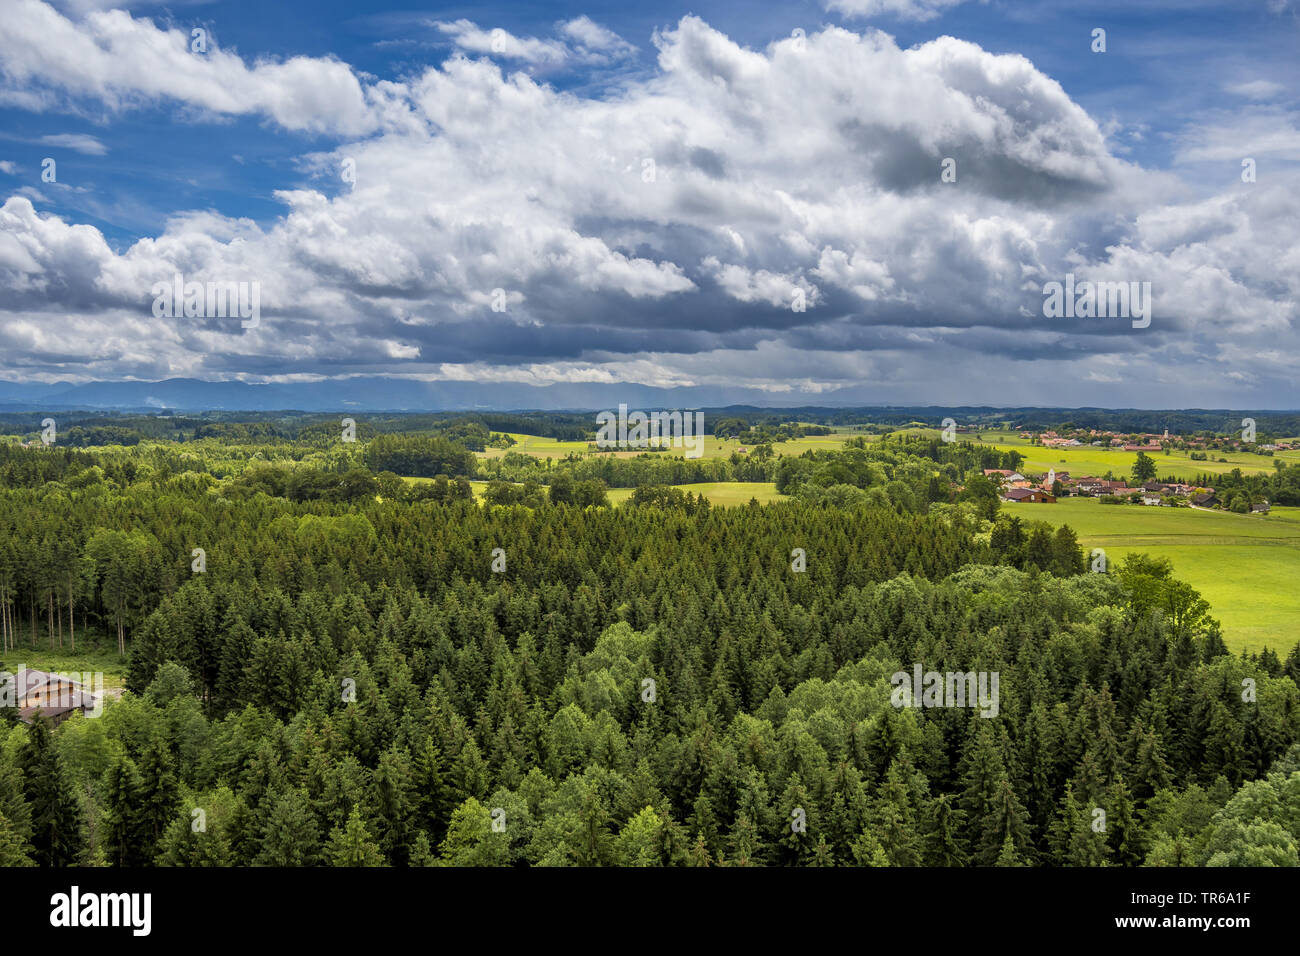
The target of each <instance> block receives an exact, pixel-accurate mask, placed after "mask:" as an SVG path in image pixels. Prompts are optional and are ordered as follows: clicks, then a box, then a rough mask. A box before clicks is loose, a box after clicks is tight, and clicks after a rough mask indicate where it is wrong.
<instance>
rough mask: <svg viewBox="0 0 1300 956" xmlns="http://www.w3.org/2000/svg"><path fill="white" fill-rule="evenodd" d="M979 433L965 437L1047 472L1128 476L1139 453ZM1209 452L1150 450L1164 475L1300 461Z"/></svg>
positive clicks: (1298, 458)
mask: <svg viewBox="0 0 1300 956" xmlns="http://www.w3.org/2000/svg"><path fill="white" fill-rule="evenodd" d="M979 435H980V438H979V439H976V438H975V437H974V433H971V434H963V435H962V436H961V437H962V438H969V439H970V440H971V441H977V440H978V441H980V442H981V443H982V444H986V445H993V446H995V447H997V448H1000V449H1002V450H1003V451H1011V450H1013V449H1014V450H1015V451H1018V452H1020V454H1022V455H1024V456H1025V463H1024V464H1023V465H1022V466H1021V469H1022V470H1028V471H1031V472H1045V471H1047V470H1048V469H1049V468H1055V469H1056V470H1057V471H1068V472H1070V474H1071V475H1075V476H1078V475H1094V476H1096V477H1100V476H1102V475H1104V474H1106V472H1108V471H1112V472H1114V473H1115V477H1117V478H1126V477H1128V476H1129V474H1130V473H1131V472H1132V469H1133V462H1134V461H1136V460H1137V456H1138V453H1137V452H1135V451H1121V450H1112V449H1109V448H1096V447H1093V446H1091V445H1084V446H1080V447H1078V448H1043V447H1042V446H1041V445H1031V444H1030V443H1029V442H1028V441H1026V440H1025V439H1023V438H1021V437H1020V436H1019V435H1018V434H1017V433H1016V432H998V431H981V432H980V433H979ZM1207 454H1208V455H1209V457H1210V458H1211V459H1212V460H1210V461H1192V460H1191V458H1190V457H1189V453H1188V452H1185V451H1170V452H1169V454H1167V455H1166V454H1165V453H1164V452H1147V455H1148V456H1149V457H1150V458H1152V459H1154V460H1155V463H1156V473H1157V474H1158V475H1159V476H1160V477H1162V478H1163V477H1165V476H1167V475H1172V476H1173V477H1175V478H1183V479H1189V478H1194V477H1196V476H1197V475H1203V474H1212V475H1217V474H1225V473H1227V472H1230V471H1232V469H1234V468H1240V469H1241V470H1242V472H1243V473H1244V474H1251V473H1255V472H1271V471H1273V462H1274V460H1275V458H1276V460H1278V461H1284V462H1286V463H1287V464H1297V463H1300V451H1282V452H1278V453H1277V454H1276V456H1275V458H1270V457H1269V456H1268V455H1256V454H1253V453H1251V452H1228V451H1214V450H1210V451H1208V452H1207ZM1219 458H1226V459H1227V461H1218V459H1219Z"/></svg>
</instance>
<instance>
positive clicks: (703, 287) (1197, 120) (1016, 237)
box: [0, 0, 1300, 407]
mask: <svg viewBox="0 0 1300 956" xmlns="http://www.w3.org/2000/svg"><path fill="white" fill-rule="evenodd" d="M7 6H11V7H12V8H13V10H14V14H15V15H14V16H12V17H9V18H7V20H6V22H4V23H3V25H0V200H3V201H4V207H3V213H2V214H0V350H2V351H3V355H4V357H3V358H0V378H5V379H8V380H12V381H22V380H31V381H46V382H48V381H56V380H72V381H76V380H91V379H146V380H148V379H158V378H166V377H173V376H194V377H199V378H208V379H224V378H240V379H244V380H249V381H277V380H278V381H284V380H294V379H307V380H314V379H319V378H321V377H338V378H339V379H340V381H341V382H345V381H346V377H347V376H349V375H363V374H391V375H401V376H408V377H415V378H426V379H439V378H453V379H461V380H466V379H469V380H479V381H513V382H525V383H531V384H547V383H549V382H557V381H588V382H605V383H609V384H611V385H616V384H617V383H618V382H620V381H630V382H631V381H634V382H639V383H644V384H658V385H685V384H715V385H730V386H745V387H754V388H761V389H765V390H768V391H769V392H771V393H773V394H778V395H779V394H789V395H791V397H792V400H795V399H798V400H804V399H806V398H809V397H815V396H817V395H825V394H832V393H834V392H836V390H840V389H852V390H854V392H853V394H854V395H855V396H856V397H860V398H862V399H871V400H877V401H899V402H924V401H933V402H935V403H946V402H953V403H956V402H993V403H999V402H1005V403H1007V404H1013V403H1035V402H1037V403H1041V404H1088V405H1097V404H1114V405H1161V406H1176V405H1193V404H1195V405H1213V404H1228V405H1232V404H1237V405H1251V406H1255V407H1262V406H1269V407H1294V406H1296V405H1300V391H1298V390H1297V384H1296V381H1297V379H1298V378H1300V376H1297V375H1296V374H1295V373H1296V367H1295V366H1296V363H1295V360H1294V355H1295V354H1296V353H1295V346H1296V344H1297V338H1300V336H1297V318H1298V316H1297V285H1296V283H1297V279H1296V272H1297V269H1296V268H1295V266H1297V265H1300V251H1298V250H1300V242H1298V239H1297V227H1296V225H1295V220H1296V218H1297V216H1296V215H1294V213H1296V212H1297V211H1300V210H1298V209H1297V190H1296V186H1297V184H1300V118H1298V115H1297V114H1298V111H1300V96H1298V95H1297V91H1300V82H1298V80H1300V77H1298V76H1297V71H1298V70H1300V66H1298V65H1297V64H1298V63H1300V57H1297V56H1296V52H1297V50H1298V49H1300V44H1298V43H1297V40H1298V39H1300V16H1298V15H1300V11H1298V10H1297V5H1296V4H1295V3H1294V2H1284V0H1261V2H1247V3H1208V2H1194V0H1185V2H1152V3H1140V2H1126V3H1120V2H1100V3H1049V2H1035V0H1024V2H1015V3H1011V2H997V0H995V2H987V3H981V2H961V0H827V2H826V3H821V2H817V3H809V2H804V3H764V2H757V0H747V2H739V3H737V2H729V3H704V4H692V5H690V6H679V5H676V4H640V5H629V4H624V3H619V4H615V3H599V2H598V3H581V4H579V3H555V4H537V3H527V4H525V3H488V4H472V5H469V4H467V5H461V6H440V5H437V4H427V3H425V4H415V3H400V2H399V3H383V4H377V5H374V6H372V7H369V8H368V9H363V8H362V7H361V5H359V4H348V3H339V2H322V3H288V2H286V3H268V2H260V3H244V2H214V3H179V4H176V3H173V4H166V5H162V4H149V3H139V4H127V5H120V4H100V3H95V2H82V0H79V2H71V3H43V2H40V0H13V2H12V3H10V4H7ZM195 28H201V29H203V30H205V31H206V36H207V42H208V44H209V46H208V49H207V50H206V51H204V52H202V53H197V54H196V53H193V52H192V51H190V50H188V49H186V47H185V44H186V43H187V39H186V38H187V36H188V35H189V33H190V31H191V30H193V29H195ZM1096 28H1101V29H1104V30H1105V42H1106V50H1105V52H1104V53H1096V52H1093V51H1092V50H1091V49H1090V47H1091V46H1092V44H1093V42H1094V41H1093V35H1092V32H1093V30H1094V29H1096ZM796 29H799V30H802V31H803V38H801V39H799V40H798V41H797V42H798V44H799V46H798V47H797V51H798V56H796V55H795V53H792V49H793V48H792V43H794V42H795V41H793V40H792V31H794V30H796ZM493 31H501V32H498V33H494V32H493ZM494 39H495V40H496V43H495V45H494V44H493V42H492V41H493V40H494ZM462 58H463V59H462ZM1022 58H1023V59H1022ZM1058 84H1059V85H1058ZM475 109H480V110H481V111H482V115H481V116H480V117H478V118H477V119H476V116H475V113H474V110H475ZM476 130H481V134H480V133H477V132H476ZM805 143H806V144H807V145H806V146H805V145H803V144H805ZM647 153H648V154H650V155H649V156H646V155H644V154H647ZM949 156H951V158H953V159H955V163H956V166H955V169H956V170H957V171H958V175H957V177H956V182H953V183H947V184H944V185H940V183H939V175H938V173H939V162H940V161H941V160H943V159H944V158H946V157H949ZM349 157H351V158H352V159H354V160H355V161H356V162H357V163H358V167H357V168H358V170H359V173H358V181H357V182H356V183H355V184H351V183H347V182H345V181H343V179H342V178H341V177H340V176H339V175H338V169H339V166H340V163H341V162H343V161H344V160H345V159H348V158H349ZM1246 157H1250V158H1251V159H1253V160H1254V163H1255V171H1256V176H1257V179H1256V180H1255V181H1254V182H1250V183H1243V182H1242V181H1241V171H1242V167H1241V163H1242V161H1243V159H1244V158H1246ZM46 158H52V159H54V160H55V162H56V164H57V182H55V183H47V182H43V181H42V179H41V170H42V162H43V160H45V159H46ZM647 159H653V160H654V162H655V163H656V164H657V167H656V168H657V169H659V170H661V171H662V174H663V175H662V177H660V178H656V179H655V180H654V181H653V182H650V183H647V182H645V181H644V177H643V176H641V175H640V173H641V172H642V171H643V164H644V162H645V161H646V160H647ZM606 177H610V178H606ZM647 186H649V187H652V188H643V187H647ZM945 188H946V192H945V191H943V190H944V189H945ZM177 271H183V272H186V273H187V274H188V275H190V276H192V277H193V278H195V279H198V280H199V281H205V280H206V281H216V282H225V281H239V282H243V281H249V282H252V281H257V282H259V283H260V284H261V287H262V288H263V290H264V292H263V294H264V296H265V299H264V303H265V311H266V315H267V319H268V321H266V322H265V323H264V325H263V327H261V328H254V329H245V328H241V327H240V326H239V325H238V324H237V323H230V322H226V321H223V320H222V319H221V318H219V317H218V318H214V319H212V320H211V321H204V320H202V319H199V320H195V319H193V318H190V319H186V318H184V317H182V318H179V319H170V318H166V317H164V318H162V319H160V318H159V317H158V316H157V315H155V314H152V313H151V311H150V301H151V295H150V293H151V291H152V286H153V284H154V281H155V280H159V279H164V278H170V276H171V275H172V274H173V273H175V272H177ZM1067 272H1070V273H1077V274H1078V275H1079V276H1080V277H1081V278H1087V277H1091V278H1093V279H1095V280H1096V281H1123V282H1125V283H1128V282H1138V283H1140V282H1151V283H1152V286H1153V288H1154V290H1155V292H1154V308H1153V312H1154V318H1153V322H1152V324H1151V326H1150V327H1149V328H1142V329H1140V330H1139V329H1136V327H1134V326H1130V325H1129V324H1128V323H1127V322H1123V321H1118V320H1114V319H1108V320H1094V321H1093V322H1092V323H1075V324H1063V323H1062V322H1061V321H1060V320H1056V321H1053V320H1049V319H1047V318H1045V317H1044V316H1043V315H1042V314H1041V312H1040V310H1039V309H1038V308H1037V303H1038V302H1041V298H1042V295H1041V289H1042V287H1043V285H1044V283H1045V282H1047V281H1050V280H1055V279H1060V278H1062V277H1063V276H1064V274H1065V273H1067ZM497 289H501V290H503V291H504V293H505V299H506V308H505V309H504V310H503V311H496V310H494V309H493V308H492V306H491V303H492V301H493V295H492V293H493V292H494V291H495V290H497ZM1035 289H1037V290H1039V291H1038V292H1035ZM792 294H794V295H802V296H804V298H805V300H806V302H807V306H808V307H807V308H806V310H797V309H792V308H790V305H789V302H790V298H791V295H792ZM160 323H161V324H160ZM1138 332H1140V333H1141V334H1138Z"/></svg>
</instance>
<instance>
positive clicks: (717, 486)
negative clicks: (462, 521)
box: [405, 478, 786, 506]
mask: <svg viewBox="0 0 1300 956" xmlns="http://www.w3.org/2000/svg"><path fill="white" fill-rule="evenodd" d="M405 480H406V481H413V482H419V481H433V479H432V478H407V479H405ZM487 486H488V483H487V482H486V481H471V482H470V487H472V488H473V489H474V497H475V499H477V500H478V501H482V500H483V493H484V492H485V491H487ZM673 487H674V488H680V489H681V490H682V492H683V493H685V492H688V491H689V492H690V493H691V494H693V495H700V494H702V495H704V497H706V498H708V499H709V503H710V504H714V505H723V506H731V505H747V504H749V499H750V498H757V499H758V503H759V504H762V505H765V504H768V503H769V502H772V501H781V500H785V497H786V496H785V495H778V494H777V493H776V485H775V484H774V483H773V482H770V481H702V482H696V483H695V484H691V485H674V486H673ZM632 491H633V489H632V488H611V489H609V503H610V504H611V505H616V506H617V505H621V504H623V503H624V502H625V501H627V500H628V499H629V498H631V497H632Z"/></svg>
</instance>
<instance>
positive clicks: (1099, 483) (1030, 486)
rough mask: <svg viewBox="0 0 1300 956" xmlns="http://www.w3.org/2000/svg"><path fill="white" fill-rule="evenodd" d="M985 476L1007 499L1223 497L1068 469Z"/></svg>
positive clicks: (1179, 502)
mask: <svg viewBox="0 0 1300 956" xmlns="http://www.w3.org/2000/svg"><path fill="white" fill-rule="evenodd" d="M984 476H985V477H986V478H989V479H990V480H992V481H994V482H996V483H997V485H998V490H999V495H998V496H999V497H1000V498H1001V499H1002V500H1003V501H1009V502H1015V503H1019V502H1028V503H1031V504H1054V503H1055V502H1056V499H1057V498H1058V497H1082V498H1100V499H1104V500H1107V501H1108V503H1117V502H1119V501H1125V500H1127V501H1129V502H1133V503H1141V504H1143V505H1148V506H1151V507H1166V508H1176V507H1180V506H1190V507H1194V508H1213V507H1215V506H1216V505H1217V504H1218V503H1219V500H1218V498H1217V497H1215V494H1214V489H1213V488H1205V487H1196V486H1193V485H1188V484H1183V483H1181V482H1164V481H1147V482H1143V483H1142V484H1141V485H1138V486H1136V487H1132V486H1130V485H1129V484H1128V483H1127V482H1125V481H1123V480H1114V479H1108V478H1095V477H1093V476H1091V475H1082V476H1080V477H1078V478H1075V477H1073V476H1071V475H1070V473H1069V472H1068V471H1061V472H1058V471H1056V470H1055V469H1049V470H1048V472H1047V474H1045V475H1038V476H1029V475H1023V474H1021V473H1020V472H1018V471H1011V470H1009V469H1006V468H985V469H984ZM1250 510H1251V511H1252V512H1253V513H1255V514H1268V513H1269V511H1270V510H1271V509H1270V506H1269V503H1268V502H1267V501H1262V502H1257V503H1256V504H1253V505H1251V508H1250Z"/></svg>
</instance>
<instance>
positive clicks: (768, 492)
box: [609, 481, 786, 507]
mask: <svg viewBox="0 0 1300 956" xmlns="http://www.w3.org/2000/svg"><path fill="white" fill-rule="evenodd" d="M673 487H674V488H677V489H680V490H681V491H682V492H683V493H686V492H689V493H690V494H693V495H704V497H705V498H707V499H709V504H711V505H721V506H722V507H734V506H736V505H747V504H749V502H750V499H757V501H758V503H759V504H760V505H765V504H769V503H771V502H773V501H781V500H783V499H785V497H786V496H785V495H779V494H777V493H776V485H775V484H773V483H772V482H770V481H702V482H697V483H695V484H690V485H674V486H673ZM632 491H633V489H631V488H611V489H609V502H610V504H613V505H621V504H623V503H624V502H625V501H627V500H628V499H629V498H631V497H632Z"/></svg>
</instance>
